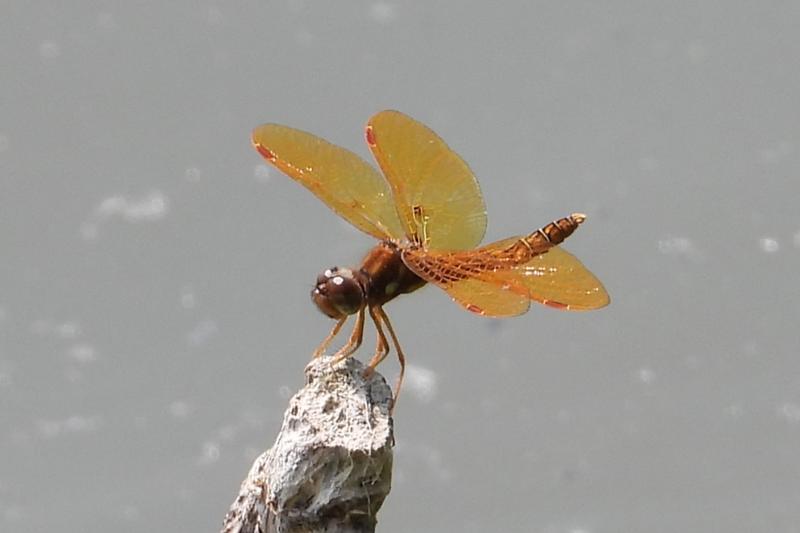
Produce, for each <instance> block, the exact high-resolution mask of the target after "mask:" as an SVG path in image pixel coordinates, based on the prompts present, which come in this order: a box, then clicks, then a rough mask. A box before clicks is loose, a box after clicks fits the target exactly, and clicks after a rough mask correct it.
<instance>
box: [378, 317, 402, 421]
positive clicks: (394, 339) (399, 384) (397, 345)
mask: <svg viewBox="0 0 800 533" xmlns="http://www.w3.org/2000/svg"><path fill="white" fill-rule="evenodd" d="M375 313H376V314H377V315H378V316H379V317H380V319H381V322H382V323H383V324H385V325H386V329H387V330H389V335H390V336H391V337H392V342H393V343H394V349H395V350H396V351H397V360H398V361H399V362H400V375H399V376H397V382H396V383H395V389H394V401H393V402H392V409H391V413H394V408H395V406H397V398H398V397H399V396H400V389H401V388H402V386H403V377H404V376H405V373H406V356H405V354H404V353H403V349H402V348H401V347H400V342H399V341H398V340H397V335H396V334H395V332H394V328H393V327H392V323H391V322H390V321H389V317H388V316H386V313H385V312H384V310H383V308H382V307H380V306H376V307H375ZM376 324H377V322H376ZM387 353H388V352H387ZM370 366H372V365H371V364H370Z"/></svg>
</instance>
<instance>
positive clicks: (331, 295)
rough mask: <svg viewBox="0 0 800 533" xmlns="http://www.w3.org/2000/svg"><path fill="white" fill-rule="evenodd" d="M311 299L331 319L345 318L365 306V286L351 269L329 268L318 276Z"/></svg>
mask: <svg viewBox="0 0 800 533" xmlns="http://www.w3.org/2000/svg"><path fill="white" fill-rule="evenodd" d="M311 299H312V300H313V301H314V303H315V304H317V307H318V308H319V310H320V311H322V312H323V313H324V314H326V315H327V316H329V317H331V318H344V317H346V316H348V315H352V314H353V313H355V312H357V311H358V310H359V309H361V308H362V307H363V306H364V303H365V301H366V294H365V291H364V288H363V286H362V285H361V283H360V282H359V280H358V279H357V278H356V276H355V274H354V273H353V271H352V270H350V269H349V268H339V267H333V268H329V269H328V270H326V271H325V272H323V273H322V274H320V275H319V276H317V284H316V285H315V286H314V289H313V290H312V291H311Z"/></svg>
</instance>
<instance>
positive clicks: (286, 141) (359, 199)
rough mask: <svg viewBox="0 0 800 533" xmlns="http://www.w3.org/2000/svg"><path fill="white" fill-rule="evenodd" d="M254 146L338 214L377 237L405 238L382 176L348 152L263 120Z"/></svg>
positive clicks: (254, 137) (309, 135)
mask: <svg viewBox="0 0 800 533" xmlns="http://www.w3.org/2000/svg"><path fill="white" fill-rule="evenodd" d="M252 142H253V146H254V147H255V148H256V150H258V152H259V153H260V154H261V155H262V156H263V157H264V159H266V160H267V161H268V162H269V163H271V164H273V165H274V166H276V167H277V168H278V169H279V170H281V171H282V172H283V173H284V174H286V175H288V176H289V177H291V178H293V179H295V180H296V181H298V182H300V183H301V184H302V185H303V186H305V187H306V188H307V189H308V190H310V191H311V192H313V193H314V194H315V195H316V196H317V197H318V198H319V199H320V200H322V201H323V202H325V204H327V205H328V207H330V208H331V209H333V210H334V211H335V212H336V213H338V214H339V215H340V216H341V217H343V218H344V219H346V220H347V221H349V222H350V223H351V224H353V225H354V226H355V227H357V228H358V229H360V230H362V231H364V232H366V233H368V234H370V235H373V236H374V237H376V238H378V239H387V238H394V239H401V238H403V237H404V236H405V232H404V226H403V225H402V224H401V223H400V219H399V217H398V216H397V211H396V210H395V203H394V199H393V198H392V192H391V190H390V189H389V186H388V184H387V183H386V180H385V179H384V178H383V176H381V175H380V174H379V173H378V171H377V170H375V169H374V168H373V167H372V166H371V165H370V164H369V163H367V162H366V161H364V160H363V159H361V158H360V157H358V156H357V155H356V154H354V153H353V152H350V151H349V150H345V149H344V148H341V147H339V146H336V145H334V144H331V143H329V142H328V141H326V140H324V139H321V138H319V137H317V136H316V135H312V134H310V133H306V132H304V131H301V130H297V129H294V128H289V127H287V126H281V125H279V124H265V125H263V126H259V127H258V128H256V129H255V130H253V136H252Z"/></svg>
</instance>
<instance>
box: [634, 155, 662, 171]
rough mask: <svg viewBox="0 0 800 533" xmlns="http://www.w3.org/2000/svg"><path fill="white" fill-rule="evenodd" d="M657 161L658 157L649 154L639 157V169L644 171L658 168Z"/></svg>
mask: <svg viewBox="0 0 800 533" xmlns="http://www.w3.org/2000/svg"><path fill="white" fill-rule="evenodd" d="M658 167H659V163H658V159H656V158H654V157H650V156H645V157H641V158H639V170H642V171H645V172H655V171H656V170H658Z"/></svg>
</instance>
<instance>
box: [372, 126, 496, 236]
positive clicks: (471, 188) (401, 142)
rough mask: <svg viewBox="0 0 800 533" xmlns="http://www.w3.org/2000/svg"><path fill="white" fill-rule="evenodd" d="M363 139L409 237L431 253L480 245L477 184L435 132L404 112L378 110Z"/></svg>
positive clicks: (482, 213) (481, 208)
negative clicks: (379, 168)
mask: <svg viewBox="0 0 800 533" xmlns="http://www.w3.org/2000/svg"><path fill="white" fill-rule="evenodd" d="M366 136H367V144H369V147H370V150H372V154H373V155H374V156H375V159H376V161H377V162H378V164H379V165H380V167H381V170H383V173H384V175H385V176H386V179H387V180H388V181H389V184H390V185H391V188H392V192H393V194H394V200H395V202H396V204H397V213H398V214H399V216H400V220H401V222H402V224H403V226H404V228H405V231H406V233H407V234H408V236H409V237H411V238H412V239H417V240H418V242H423V243H424V245H425V246H426V247H427V248H428V249H430V250H464V249H469V248H474V247H475V246H477V245H478V243H480V241H481V239H482V238H483V234H484V232H485V230H486V207H485V205H484V203H483V197H482V196H481V192H480V189H479V187H478V182H477V180H476V179H475V176H474V175H473V173H472V171H471V170H470V168H469V167H468V166H467V164H466V163H465V162H464V161H463V160H462V159H461V158H460V157H459V156H458V154H456V153H455V152H454V151H452V150H451V149H450V148H449V147H448V146H447V145H446V144H445V142H444V141H443V140H442V139H441V138H439V136H438V135H436V133H434V132H433V131H431V130H430V129H429V128H428V127H427V126H425V125H423V124H421V123H419V122H417V121H416V120H414V119H412V118H411V117H409V116H406V115H404V114H403V113H400V112H398V111H381V112H380V113H378V114H376V115H374V116H373V117H372V118H371V119H370V120H369V123H368V124H367V133H366Z"/></svg>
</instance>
